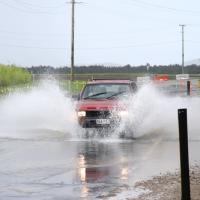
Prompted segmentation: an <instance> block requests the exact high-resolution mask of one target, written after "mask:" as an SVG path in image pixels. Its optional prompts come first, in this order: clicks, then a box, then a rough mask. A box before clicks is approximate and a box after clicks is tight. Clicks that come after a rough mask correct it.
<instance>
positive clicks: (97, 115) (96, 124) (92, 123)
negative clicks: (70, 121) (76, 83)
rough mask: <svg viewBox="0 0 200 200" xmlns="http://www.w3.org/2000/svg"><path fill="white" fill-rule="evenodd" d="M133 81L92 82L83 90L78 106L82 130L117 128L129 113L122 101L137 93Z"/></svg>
mask: <svg viewBox="0 0 200 200" xmlns="http://www.w3.org/2000/svg"><path fill="white" fill-rule="evenodd" d="M136 89H137V88H136V84H135V82H133V81H131V80H113V79H109V80H102V79H101V80H92V81H89V82H87V84H86V85H85V86H84V88H83V89H82V91H81V93H80V96H79V101H78V103H77V106H76V112H77V118H78V123H79V125H80V126H81V127H82V128H85V129H89V128H98V129H101V128H107V127H110V128H112V127H117V125H118V124H119V123H120V119H121V118H122V117H123V116H125V115H126V114H127V113H128V111H127V107H126V105H124V104H123V103H122V101H121V100H120V99H121V98H122V97H124V96H126V95H129V94H133V93H135V92H136Z"/></svg>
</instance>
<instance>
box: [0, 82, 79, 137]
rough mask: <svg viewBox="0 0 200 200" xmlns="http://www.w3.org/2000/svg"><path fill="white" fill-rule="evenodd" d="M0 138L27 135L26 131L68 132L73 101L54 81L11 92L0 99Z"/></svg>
mask: <svg viewBox="0 0 200 200" xmlns="http://www.w3.org/2000/svg"><path fill="white" fill-rule="evenodd" d="M0 113H1V115H0V137H16V138H18V137H21V134H22V132H24V134H23V137H24V135H26V136H25V137H30V132H31V131H32V133H34V132H35V133H36V132H38V131H39V132H45V131H46V132H48V131H51V132H52V131H53V132H54V133H55V132H57V133H58V132H61V133H66V134H72V133H73V132H74V131H75V129H76V127H77V124H76V119H75V118H74V103H73V101H72V100H71V98H70V97H69V96H68V97H66V96H65V95H64V92H62V91H61V90H60V88H59V86H58V85H57V84H56V82H54V81H49V80H45V81H43V82H42V83H41V84H40V85H39V86H38V87H35V88H33V89H32V90H31V91H29V92H17V93H13V94H11V95H9V96H7V97H5V98H3V99H2V100H1V102H0Z"/></svg>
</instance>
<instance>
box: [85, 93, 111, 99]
mask: <svg viewBox="0 0 200 200" xmlns="http://www.w3.org/2000/svg"><path fill="white" fill-rule="evenodd" d="M102 94H107V92H100V93H96V94H93V95H90V96H87V97H84V98H83V99H90V98H91V97H96V96H99V95H102Z"/></svg>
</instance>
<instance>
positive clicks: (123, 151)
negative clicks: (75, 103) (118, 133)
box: [0, 133, 200, 200]
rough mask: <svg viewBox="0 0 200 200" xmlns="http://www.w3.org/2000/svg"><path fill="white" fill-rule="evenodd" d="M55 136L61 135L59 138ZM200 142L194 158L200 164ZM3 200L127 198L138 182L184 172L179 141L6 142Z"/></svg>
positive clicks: (192, 145) (3, 147)
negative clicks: (177, 170)
mask: <svg viewBox="0 0 200 200" xmlns="http://www.w3.org/2000/svg"><path fill="white" fill-rule="evenodd" d="M54 134H55V133H54ZM199 145H200V142H198V141H190V152H191V153H190V155H191V156H190V158H191V162H192V163H195V162H197V160H199V155H198V152H199ZM0 146H1V148H0V155H1V165H0V177H1V184H0V199H6V200H7V199H34V200H36V199H37V200H38V199H125V198H131V197H132V198H133V197H136V196H137V195H138V194H141V193H143V192H147V191H143V190H141V191H139V190H138V189H135V188H134V184H135V183H136V182H137V181H140V180H144V179H147V178H151V177H152V176H153V175H159V173H166V172H171V171H175V170H176V169H178V168H179V149H178V142H177V141H165V140H163V139H162V138H159V139H158V138H157V137H156V138H154V139H150V140H149V139H137V140H134V141H129V140H127V141H126V140H105V139H104V140H103V139H102V140H98V141H95V140H90V141H89V140H82V141H81V140H80V141H78V140H77V141H75V140H74V141H73V140H68V139H66V138H63V137H62V136H60V135H59V134H58V137H57V138H54V139H52V138H43V139H39V140H38V139H37V138H32V139H30V140H21V139H14V140H11V139H1V140H0Z"/></svg>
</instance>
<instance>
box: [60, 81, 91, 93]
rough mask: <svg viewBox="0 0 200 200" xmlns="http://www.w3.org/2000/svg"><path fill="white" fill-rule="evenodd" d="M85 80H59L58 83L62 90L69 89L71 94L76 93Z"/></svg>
mask: <svg viewBox="0 0 200 200" xmlns="http://www.w3.org/2000/svg"><path fill="white" fill-rule="evenodd" d="M86 82H87V81H83V80H76V81H73V82H71V81H70V80H62V81H59V85H60V87H61V88H62V89H63V90H67V91H69V92H70V93H71V94H78V93H79V92H80V91H81V89H82V88H83V86H84V85H85V84H86Z"/></svg>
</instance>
